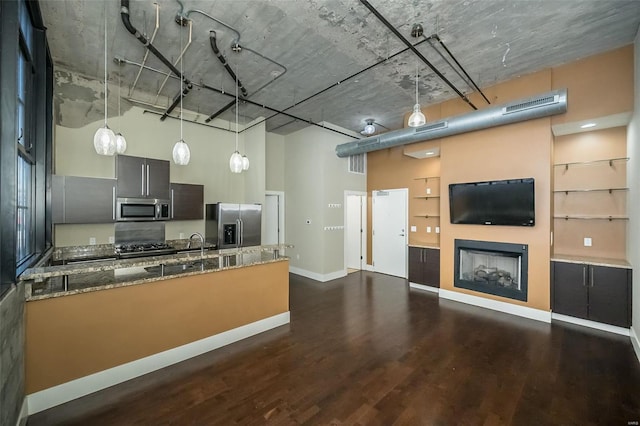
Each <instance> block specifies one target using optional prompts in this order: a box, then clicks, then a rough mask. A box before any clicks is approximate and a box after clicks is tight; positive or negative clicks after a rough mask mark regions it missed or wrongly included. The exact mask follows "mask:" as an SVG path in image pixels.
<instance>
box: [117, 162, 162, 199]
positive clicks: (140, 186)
mask: <svg viewBox="0 0 640 426" xmlns="http://www.w3.org/2000/svg"><path fill="white" fill-rule="evenodd" d="M169 170H170V163H169V162H168V161H166V160H156V159H153V158H143V157H133V156H130V155H118V156H116V178H117V180H118V187H117V188H118V189H117V195H118V197H124V198H159V199H162V200H168V199H169V196H170V190H169Z"/></svg>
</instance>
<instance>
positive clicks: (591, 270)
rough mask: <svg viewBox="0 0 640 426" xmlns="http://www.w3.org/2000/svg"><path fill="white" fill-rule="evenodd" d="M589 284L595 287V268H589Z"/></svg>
mask: <svg viewBox="0 0 640 426" xmlns="http://www.w3.org/2000/svg"><path fill="white" fill-rule="evenodd" d="M589 284H591V287H593V266H589Z"/></svg>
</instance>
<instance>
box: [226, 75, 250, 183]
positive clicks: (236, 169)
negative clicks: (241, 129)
mask: <svg viewBox="0 0 640 426" xmlns="http://www.w3.org/2000/svg"><path fill="white" fill-rule="evenodd" d="M247 168H249V159H247ZM229 169H231V173H241V172H242V169H243V161H242V156H241V155H240V152H238V74H237V73H236V150H235V151H233V154H231V158H229Z"/></svg>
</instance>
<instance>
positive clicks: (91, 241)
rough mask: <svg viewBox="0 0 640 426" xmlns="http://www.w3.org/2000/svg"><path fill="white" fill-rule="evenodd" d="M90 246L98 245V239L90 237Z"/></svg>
mask: <svg viewBox="0 0 640 426" xmlns="http://www.w3.org/2000/svg"><path fill="white" fill-rule="evenodd" d="M89 245H92V246H95V245H96V237H89Z"/></svg>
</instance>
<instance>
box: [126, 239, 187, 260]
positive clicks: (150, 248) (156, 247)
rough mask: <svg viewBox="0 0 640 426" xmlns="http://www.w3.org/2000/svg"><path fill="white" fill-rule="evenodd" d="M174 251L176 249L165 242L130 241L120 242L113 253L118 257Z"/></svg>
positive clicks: (156, 254)
mask: <svg viewBox="0 0 640 426" xmlns="http://www.w3.org/2000/svg"><path fill="white" fill-rule="evenodd" d="M176 252H177V250H176V249H175V248H174V247H173V246H170V245H169V244H167V243H130V244H121V245H119V246H117V247H116V248H115V253H116V255H117V256H118V257H120V258H127V257H141V256H160V255H164V254H174V253H176Z"/></svg>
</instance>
